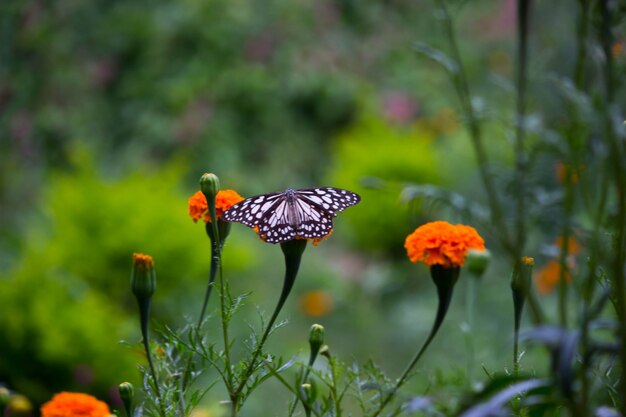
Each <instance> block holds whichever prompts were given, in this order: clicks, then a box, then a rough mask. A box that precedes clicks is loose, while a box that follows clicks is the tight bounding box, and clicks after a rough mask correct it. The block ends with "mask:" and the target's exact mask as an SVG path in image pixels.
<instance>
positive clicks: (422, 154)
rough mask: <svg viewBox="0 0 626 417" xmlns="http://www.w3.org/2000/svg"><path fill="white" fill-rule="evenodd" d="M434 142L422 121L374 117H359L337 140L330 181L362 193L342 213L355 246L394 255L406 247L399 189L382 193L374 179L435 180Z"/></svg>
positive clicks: (404, 215)
mask: <svg viewBox="0 0 626 417" xmlns="http://www.w3.org/2000/svg"><path fill="white" fill-rule="evenodd" d="M433 140H434V138H433V136H432V134H431V133H430V132H429V131H427V130H423V129H421V128H420V125H416V126H415V128H410V127H404V128H402V127H398V126H394V125H391V124H389V123H388V122H386V121H385V120H382V119H380V118H377V117H374V116H369V117H363V119H362V120H360V121H359V123H356V124H354V125H353V126H352V127H351V128H350V129H347V130H345V131H344V132H342V134H341V135H340V136H339V137H337V138H336V141H335V143H334V152H333V155H334V158H333V166H332V168H331V170H330V172H329V175H328V178H329V180H328V183H329V184H333V185H336V186H338V187H343V188H347V189H349V190H353V191H356V192H357V193H359V194H360V195H361V198H362V201H363V204H362V205H361V206H359V210H349V211H347V212H346V213H345V215H342V218H345V219H346V220H347V221H348V222H350V223H351V225H352V229H353V230H352V232H353V241H354V245H355V246H356V247H359V248H362V249H370V250H380V249H383V248H384V249H387V250H388V251H389V252H391V253H396V254H397V253H399V252H402V251H403V250H404V249H403V248H402V242H403V241H404V237H405V236H406V234H407V233H406V231H407V221H408V219H409V208H408V207H407V205H406V204H403V203H402V202H401V201H400V199H399V198H398V189H396V188H394V189H392V190H387V191H381V190H380V189H376V187H375V186H376V182H375V181H376V178H385V179H386V180H387V181H389V182H392V183H396V184H397V185H402V184H404V183H407V182H416V183H434V184H437V183H439V179H440V175H439V173H438V171H439V167H438V166H437V164H436V152H437V149H436V148H435V147H434V146H433V144H432V141H433ZM368 177H369V178H370V179H369V180H368ZM372 182H373V183H372ZM391 213H393V215H392V214H391Z"/></svg>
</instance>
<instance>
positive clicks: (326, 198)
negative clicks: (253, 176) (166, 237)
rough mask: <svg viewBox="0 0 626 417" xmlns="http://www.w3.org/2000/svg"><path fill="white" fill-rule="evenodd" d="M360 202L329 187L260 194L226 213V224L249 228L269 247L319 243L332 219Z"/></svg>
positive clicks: (351, 193) (329, 226)
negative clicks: (295, 241) (292, 242)
mask: <svg viewBox="0 0 626 417" xmlns="http://www.w3.org/2000/svg"><path fill="white" fill-rule="evenodd" d="M360 200H361V197H359V195H358V194H355V193H353V192H351V191H348V190H342V189H340V188H332V187H320V188H307V189H302V190H294V189H291V188H288V189H287V190H285V192H283V193H270V194H261V195H257V196H254V197H250V198H248V199H246V200H244V201H242V202H240V203H237V204H235V205H234V206H232V207H231V208H230V209H229V210H227V211H226V212H225V213H224V215H223V218H224V220H226V221H230V222H238V223H243V224H245V225H246V226H248V227H252V228H254V229H255V231H256V232H257V233H258V234H259V236H260V237H261V238H262V239H263V240H265V241H266V242H268V243H280V242H286V241H288V240H293V239H298V238H300V239H321V238H324V237H326V236H328V235H329V234H330V233H331V232H332V229H333V217H335V216H336V215H337V213H338V212H341V211H343V210H345V209H346V208H347V207H350V206H353V205H355V204H357V203H358V202H359V201H360Z"/></svg>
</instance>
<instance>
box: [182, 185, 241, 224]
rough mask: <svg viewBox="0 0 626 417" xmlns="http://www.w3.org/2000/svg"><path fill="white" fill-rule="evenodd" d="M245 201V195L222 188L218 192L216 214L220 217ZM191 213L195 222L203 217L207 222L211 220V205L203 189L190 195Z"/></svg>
mask: <svg viewBox="0 0 626 417" xmlns="http://www.w3.org/2000/svg"><path fill="white" fill-rule="evenodd" d="M240 201H243V197H242V196H240V195H239V194H238V193H237V192H236V191H233V190H222V191H220V192H218V193H217V196H216V197H215V214H216V216H217V218H218V219H219V218H220V217H222V214H224V212H225V211H226V210H228V209H229V208H231V207H232V206H234V205H235V204H237V203H239V202H240ZM189 215H190V216H191V218H192V219H193V221H194V222H197V221H198V220H199V219H201V218H203V219H204V222H205V223H209V222H210V221H211V217H210V216H209V205H208V204H207V201H206V197H205V196H204V194H202V191H197V192H196V193H195V194H194V195H192V196H191V197H189Z"/></svg>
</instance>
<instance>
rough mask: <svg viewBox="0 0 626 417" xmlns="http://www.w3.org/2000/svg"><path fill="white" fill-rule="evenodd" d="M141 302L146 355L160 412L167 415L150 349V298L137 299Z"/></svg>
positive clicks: (163, 415) (142, 335) (162, 415)
mask: <svg viewBox="0 0 626 417" xmlns="http://www.w3.org/2000/svg"><path fill="white" fill-rule="evenodd" d="M137 302H138V304H139V321H140V325H141V337H142V339H143V347H144V350H145V351H146V357H147V358H148V366H149V367H150V373H151V374H152V382H154V390H155V391H156V395H157V401H158V402H159V412H160V413H161V417H165V406H164V403H163V397H162V396H161V389H160V388H159V380H158V379H157V373H156V370H155V368H154V363H153V362H152V352H151V351H150V339H149V336H148V321H149V320H150V300H145V299H139V298H138V299H137Z"/></svg>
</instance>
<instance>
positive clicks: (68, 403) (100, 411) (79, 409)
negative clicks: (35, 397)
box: [41, 392, 111, 417]
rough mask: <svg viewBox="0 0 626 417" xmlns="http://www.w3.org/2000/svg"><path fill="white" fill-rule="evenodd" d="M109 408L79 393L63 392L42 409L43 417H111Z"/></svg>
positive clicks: (89, 396)
mask: <svg viewBox="0 0 626 417" xmlns="http://www.w3.org/2000/svg"><path fill="white" fill-rule="evenodd" d="M110 415H111V411H109V406H108V405H107V404H106V403H105V402H102V401H100V400H98V399H97V398H95V397H93V396H91V395H88V394H82V393H77V392H61V393H59V394H56V395H55V396H54V397H53V398H52V399H51V400H50V401H48V402H47V403H45V404H44V405H43V406H42V407H41V417H109V416H110Z"/></svg>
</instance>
